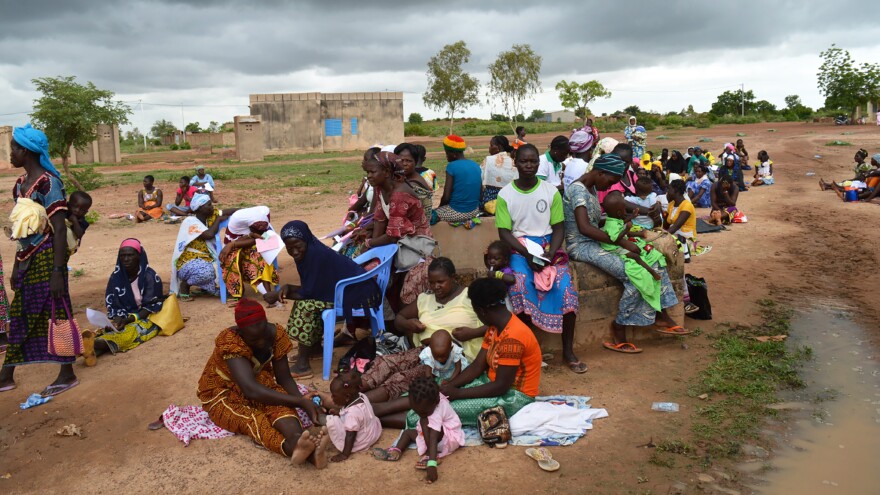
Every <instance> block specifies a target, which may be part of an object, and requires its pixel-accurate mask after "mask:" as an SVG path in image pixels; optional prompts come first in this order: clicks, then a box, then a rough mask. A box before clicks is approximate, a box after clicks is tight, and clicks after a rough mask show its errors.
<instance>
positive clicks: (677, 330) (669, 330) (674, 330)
mask: <svg viewBox="0 0 880 495" xmlns="http://www.w3.org/2000/svg"><path fill="white" fill-rule="evenodd" d="M655 330H656V331H657V332H658V333H662V334H665V335H690V333H691V331H690V330H688V329H686V328H685V327H683V326H681V325H675V326H674V327H663V328H657V329H655Z"/></svg>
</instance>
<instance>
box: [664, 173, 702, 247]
mask: <svg viewBox="0 0 880 495" xmlns="http://www.w3.org/2000/svg"><path fill="white" fill-rule="evenodd" d="M666 198H667V199H668V200H669V206H668V208H667V210H666V220H665V221H664V222H663V226H664V227H665V229H666V231H667V232H669V233H670V234H673V235H676V236H678V237H679V240H680V241H682V249H683V250H684V262H685V263H690V261H691V248H692V247H693V243H695V242H696V240H697V214H696V210H694V205H693V203H691V200H690V199H688V197H687V195H686V194H685V184H684V181H683V180H681V179H679V180H674V181H672V182H671V183H670V184H669V190H668V191H667V192H666Z"/></svg>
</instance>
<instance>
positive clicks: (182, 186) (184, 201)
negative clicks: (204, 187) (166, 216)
mask: <svg viewBox="0 0 880 495" xmlns="http://www.w3.org/2000/svg"><path fill="white" fill-rule="evenodd" d="M196 192H198V188H196V187H195V186H191V185H189V176H186V175H184V176H183V177H181V178H180V181H179V183H178V187H177V195H176V196H175V197H174V204H170V203H169V204H168V205H167V206H166V207H165V209H167V210H168V212H169V213H171V214H172V215H179V216H182V217H185V216H187V215H189V214H190V213H192V210H190V208H189V205H190V202H191V201H192V198H193V196H195V195H196Z"/></svg>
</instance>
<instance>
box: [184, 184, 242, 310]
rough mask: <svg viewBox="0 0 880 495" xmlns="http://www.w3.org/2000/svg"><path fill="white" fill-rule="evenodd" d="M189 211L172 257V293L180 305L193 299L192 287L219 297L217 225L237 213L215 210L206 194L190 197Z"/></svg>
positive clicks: (234, 210) (228, 209)
mask: <svg viewBox="0 0 880 495" xmlns="http://www.w3.org/2000/svg"><path fill="white" fill-rule="evenodd" d="M190 208H191V209H192V211H193V215H190V216H188V217H186V219H185V220H184V221H183V223H182V224H180V229H179V230H178V231H177V242H175V243H174V254H172V256H171V292H172V293H173V294H177V297H178V298H179V299H180V301H181V302H188V301H191V300H192V294H190V289H191V288H192V287H198V288H199V289H201V290H202V291H203V292H205V293H207V294H211V295H212V296H217V295H220V286H219V281H218V279H217V270H215V268H214V264H215V262H216V260H217V257H218V254H217V248H218V246H215V245H214V240H215V239H216V237H217V231H218V230H219V228H220V224H221V223H222V222H223V221H224V220H227V219H228V218H229V216H230V215H232V214H233V213H235V212H236V211H238V209H237V208H227V209H225V210H218V209H217V208H215V207H214V204H213V203H212V202H211V199H210V198H209V197H208V195H206V194H196V195H195V196H193V199H192V202H191V203H190Z"/></svg>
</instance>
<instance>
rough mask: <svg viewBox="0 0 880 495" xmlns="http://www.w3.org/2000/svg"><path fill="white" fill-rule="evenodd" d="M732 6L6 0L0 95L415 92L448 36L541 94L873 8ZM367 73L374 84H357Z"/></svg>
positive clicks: (819, 27) (847, 4)
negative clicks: (318, 87)
mask: <svg viewBox="0 0 880 495" xmlns="http://www.w3.org/2000/svg"><path fill="white" fill-rule="evenodd" d="M721 5H725V6H727V5H729V6H731V7H729V8H722V7H720V6H721ZM733 5H734V3H725V4H720V3H717V2H705V1H688V2H675V1H667V2H655V1H626V2H603V3H601V4H599V3H595V4H594V2H585V1H583V0H580V1H574V2H559V1H557V2H545V3H543V4H542V3H536V2H534V1H519V0H506V1H484V2H479V1H459V0H447V1H445V2H436V1H427V0H419V1H408V2H400V1H394V0H375V1H363V0H358V1H353V0H342V1H333V0H324V1H320V2H284V1H280V0H275V1H263V2H243V1H240V0H239V1H231V0H230V1H199V0H176V1H175V0H165V1H160V0H153V1H135V2H125V1H121V2H96V1H85V0H55V1H40V0H30V1H16V2H10V1H5V0H4V1H2V2H0V83H2V84H0V88H3V87H11V88H13V89H14V90H16V91H20V92H28V91H31V90H32V85H31V83H30V80H31V79H32V78H34V77H41V76H49V75H58V74H65V75H66V74H74V75H77V76H78V77H79V78H80V79H81V80H91V81H94V82H95V83H96V84H98V85H99V86H102V87H106V88H108V89H112V90H114V91H116V92H118V93H125V94H142V93H161V92H163V91H165V92H173V91H184V90H192V89H197V88H213V89H217V88H223V89H224V90H226V91H227V92H231V93H237V94H242V95H244V94H247V93H248V92H251V91H255V90H257V91H259V90H264V89H265V88H267V87H273V84H274V83H272V82H271V81H272V80H273V78H279V77H284V76H287V75H289V74H292V73H297V72H298V71H309V70H312V71H317V73H319V74H320V75H321V76H322V77H326V78H328V79H329V78H334V77H336V78H338V77H349V78H353V79H352V80H353V81H354V82H355V83H357V86H358V87H369V88H382V87H387V88H394V89H407V90H411V91H420V90H422V89H423V88H424V77H422V76H418V77H414V76H413V75H414V74H421V73H423V72H424V70H425V64H426V62H427V60H428V58H429V57H430V56H431V55H433V54H434V53H436V52H437V51H438V50H439V49H440V48H441V47H442V46H443V45H445V44H447V43H452V42H455V41H457V40H459V39H462V40H465V41H467V43H468V46H469V47H470V49H471V51H472V52H473V55H472V58H471V64H470V67H469V69H470V70H471V71H473V72H475V73H477V74H478V75H479V74H483V73H485V70H486V69H485V68H486V66H487V65H488V64H489V63H491V62H492V61H493V60H494V58H495V57H496V56H497V54H498V52H500V51H502V50H506V49H509V48H510V46H511V45H512V44H514V43H529V44H531V45H532V47H533V48H534V49H535V51H536V52H537V53H539V54H541V55H542V56H543V58H544V66H543V74H542V76H543V78H544V80H545V87H552V83H551V81H555V80H557V79H558V77H560V76H564V75H566V74H590V73H597V72H613V71H619V70H626V69H628V68H638V67H644V66H647V65H654V64H658V63H659V64H671V65H674V64H682V63H684V64H687V63H694V62H702V61H716V60H717V59H718V58H719V57H722V56H735V52H736V50H743V49H754V48H760V49H762V51H760V55H759V56H762V57H765V58H772V57H774V56H779V55H781V54H785V55H788V56H796V55H800V54H803V53H817V52H818V51H819V50H821V49H822V48H824V47H827V46H828V45H829V44H830V43H831V42H832V41H835V39H833V38H835V37H837V38H839V41H840V42H841V43H843V42H846V41H848V40H851V38H852V35H851V34H848V35H846V37H844V36H843V35H842V34H839V33H844V32H846V31H847V30H849V29H851V27H852V20H853V19H854V18H865V19H868V18H874V19H876V18H877V14H878V13H880V8H878V7H877V6H875V5H878V4H877V3H875V2H865V1H864V0H842V1H836V2H823V3H812V2H810V3H807V2H772V1H766V0H765V1H742V2H736V3H735V8H734V7H732V6H733ZM847 12H849V13H850V14H849V15H843V14H842V13H847ZM804 34H809V35H810V36H808V37H804V36H803V35H804ZM799 36H800V37H799ZM794 39H798V40H800V41H798V42H796V43H793V42H792V40H794ZM805 40H806V41H805ZM731 54H734V55H731ZM364 73H370V74H373V76H372V77H371V78H370V79H369V80H365V79H366V76H364V77H358V75H359V74H364ZM377 73H378V74H383V76H382V78H381V80H376V78H375V77H376V76H375V74H377ZM403 73H408V74H403ZM683 76H684V77H686V73H684V74H683ZM242 81H246V84H243V85H242V86H241V87H237V86H235V84H237V83H242ZM261 81H265V84H262V83H261ZM295 83H296V81H294V84H295ZM285 84H288V85H289V84H290V81H287V82H286V83H285ZM2 91H3V90H2V89H0V96H3V94H2ZM7 96H9V95H7ZM0 110H2V109H0Z"/></svg>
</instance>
